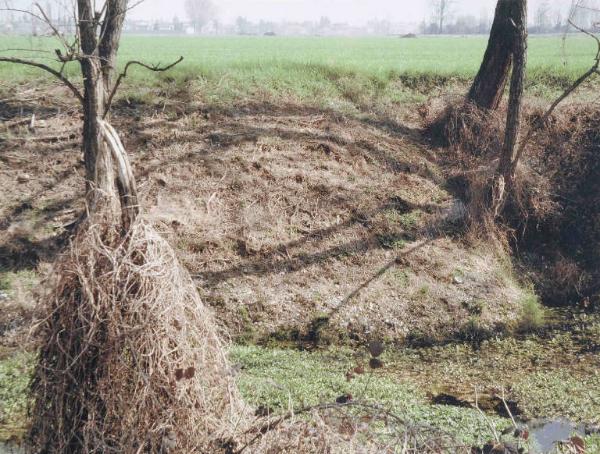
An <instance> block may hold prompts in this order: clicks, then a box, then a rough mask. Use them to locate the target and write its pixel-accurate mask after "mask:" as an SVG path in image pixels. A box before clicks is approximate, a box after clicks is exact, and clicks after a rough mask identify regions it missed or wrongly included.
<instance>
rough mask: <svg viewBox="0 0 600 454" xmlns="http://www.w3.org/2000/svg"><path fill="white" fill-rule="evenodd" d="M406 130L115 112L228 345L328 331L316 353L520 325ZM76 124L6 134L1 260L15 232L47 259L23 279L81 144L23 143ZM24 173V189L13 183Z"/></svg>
mask: <svg viewBox="0 0 600 454" xmlns="http://www.w3.org/2000/svg"><path fill="white" fill-rule="evenodd" d="M190 105H193V104H190ZM146 108H148V109H151V108H153V107H152V106H146ZM121 114H122V115H121ZM399 115H401V116H400V117H389V118H386V117H382V116H381V115H377V116H370V115H364V116H354V115H342V114H340V113H339V112H336V111H332V110H327V109H317V108H304V107H302V106H299V105H290V106H283V105H279V106H273V105H269V104H261V105H256V103H254V104H250V105H248V106H237V108H233V107H231V108H229V109H226V110H213V111H210V112H208V111H203V110H201V109H200V108H198V109H195V110H194V109H191V108H190V109H188V110H187V111H186V112H181V110H180V109H179V107H177V109H174V110H173V111H171V110H169V108H167V109H165V110H163V105H162V104H161V106H160V110H156V111H153V114H152V115H147V116H143V117H142V118H140V117H136V116H135V115H132V114H131V112H124V113H121V112H120V111H117V115H115V118H114V123H115V125H116V126H117V127H118V129H119V130H120V131H121V132H122V134H123V137H124V140H125V142H126V143H125V145H126V147H127V149H129V150H132V151H133V153H132V155H131V158H132V161H133V166H134V170H135V173H136V178H137V179H138V181H139V182H140V191H141V196H142V198H143V203H144V205H145V206H147V207H149V209H148V217H149V219H151V221H152V223H153V224H154V225H155V227H156V228H158V229H159V231H160V232H161V234H162V235H163V236H164V237H166V238H167V239H168V240H169V242H170V243H171V244H172V245H173V246H174V248H175V249H176V250H177V252H178V254H179V255H180V257H181V259H182V262H183V264H184V265H185V267H186V268H187V269H188V270H190V272H191V273H192V275H193V277H194V279H195V280H196V283H197V284H198V287H199V290H200V292H201V296H202V299H203V300H204V301H205V302H206V303H207V304H209V305H211V306H212V307H213V308H214V309H215V310H216V312H217V316H218V319H219V320H220V321H221V322H222V323H223V324H224V325H225V326H226V327H227V329H228V331H229V333H230V335H231V336H232V337H234V338H236V339H238V340H243V341H244V340H245V341H250V342H256V341H269V340H277V339H284V340H285V339H288V340H291V339H311V338H314V337H315V336H314V331H315V330H314V327H315V325H318V324H319V321H320V320H323V319H327V320H328V323H327V328H328V331H330V332H331V335H328V336H320V339H321V340H323V341H326V338H329V339H330V341H336V342H337V341H339V338H340V337H341V338H343V340H345V341H347V340H352V339H354V340H365V339H366V338H369V337H371V336H374V335H376V333H377V335H380V336H384V337H389V338H390V339H393V340H397V341H402V340H405V339H407V338H408V339H410V338H415V337H418V338H427V337H428V336H433V337H434V338H435V339H444V338H448V337H454V336H456V335H459V334H460V332H461V328H462V327H463V326H465V325H467V324H469V323H470V322H472V320H471V319H475V321H476V322H477V324H481V325H482V326H484V327H486V328H490V329H494V328H495V327H496V328H501V327H502V326H504V325H506V324H508V323H511V322H512V320H513V319H514V315H513V314H515V313H517V312H518V310H516V309H517V308H518V305H519V301H520V299H521V297H522V292H521V291H520V290H519V289H518V284H517V283H516V281H515V279H513V277H512V276H511V273H510V266H506V265H505V264H504V262H503V261H502V260H503V259H501V258H500V259H499V258H498V256H497V255H496V254H495V253H494V252H492V251H489V250H486V247H485V246H481V247H479V246H473V245H467V244H464V243H461V241H460V240H459V239H455V238H457V236H458V235H457V234H458V233H459V232H460V229H461V218H462V217H463V216H464V212H463V211H464V207H463V206H462V204H461V202H460V201H459V200H458V199H457V198H456V197H455V193H454V190H453V188H451V187H450V186H449V185H447V182H446V179H445V176H444V171H443V170H442V168H441V167H440V165H439V163H438V156H436V155H435V154H434V153H433V152H432V151H431V148H430V145H429V143H428V142H427V141H426V140H425V139H424V138H423V137H422V136H421V131H420V126H419V125H417V124H410V123H408V124H407V123H406V122H405V121H404V120H400V118H403V117H402V115H404V114H399ZM74 122H75V119H71V120H68V118H65V116H64V115H62V116H60V117H54V116H48V117H40V118H39V124H40V125H41V126H40V130H39V131H36V132H35V133H32V132H30V131H27V129H26V128H25V129H20V128H13V129H12V130H11V135H9V136H8V137H7V140H8V141H7V142H6V144H7V146H10V147H12V148H11V149H13V150H19V151H18V152H12V153H7V154H6V155H3V156H5V157H6V159H5V160H0V186H1V187H2V188H4V189H6V190H5V191H3V192H2V195H1V196H0V197H2V203H1V204H0V206H1V210H2V213H3V214H6V217H5V218H6V219H8V220H9V221H8V222H7V225H6V226H0V248H2V247H4V248H6V250H9V249H10V250H16V249H17V248H19V247H21V246H22V242H20V240H18V238H16V237H15V235H13V234H9V233H10V230H9V229H13V230H12V231H13V232H14V231H16V230H14V229H15V226H18V228H19V230H18V231H19V232H22V234H20V237H24V236H26V237H27V238H28V239H30V241H32V242H33V241H34V240H35V243H34V244H44V245H48V247H47V248H46V251H48V252H47V253H44V254H39V251H38V256H37V257H35V258H34V260H33V259H32V260H33V261H34V262H36V263H30V264H28V265H27V266H30V267H32V266H38V263H39V262H45V261H51V260H52V259H53V257H54V253H55V252H54V251H56V250H57V248H55V247H50V246H51V245H52V244H53V242H54V241H55V240H57V239H58V237H59V234H60V232H62V231H63V230H64V228H65V225H68V224H69V223H70V222H72V221H73V220H74V219H76V217H77V213H78V211H77V209H78V208H79V209H81V208H80V207H78V206H77V204H76V203H75V200H76V199H75V198H74V197H73V194H77V193H79V191H80V188H81V187H83V181H82V179H81V176H80V175H81V174H80V170H81V169H80V167H81V166H80V162H79V159H80V158H79V150H78V148H77V144H76V143H73V142H72V141H70V139H68V138H67V139H64V141H58V142H52V143H47V142H43V141H37V140H23V139H34V138H35V137H36V136H38V135H43V136H50V135H53V134H59V135H60V134H62V131H63V130H64V128H65V126H64V125H65V124H72V123H74ZM47 169H52V171H51V173H48V172H47ZM75 169H79V170H75ZM21 173H26V174H28V175H30V176H31V178H30V179H28V180H23V179H22V180H20V181H21V182H18V177H19V175H20V174H21ZM20 207H25V208H24V209H20ZM4 227H5V228H6V229H5V230H2V229H3V228H4ZM36 250H37V249H36ZM482 264H484V265H485V269H484V271H482V270H480V269H479V268H480V267H481V265H482ZM322 332H323V333H324V332H325V331H322ZM311 333H312V334H311Z"/></svg>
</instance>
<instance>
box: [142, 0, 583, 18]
mask: <svg viewBox="0 0 600 454" xmlns="http://www.w3.org/2000/svg"><path fill="white" fill-rule="evenodd" d="M539 1H540V0H530V8H535V6H536V4H537V2H539ZM183 3H184V0H146V1H145V2H144V3H142V4H141V5H140V6H138V7H137V8H136V9H135V10H134V11H132V14H131V15H132V16H135V17H137V18H141V19H157V18H165V19H166V18H169V19H170V18H172V17H173V16H175V15H177V16H179V18H181V19H183V18H185V10H184V8H183ZM552 3H554V4H555V5H563V6H568V5H569V4H570V3H571V0H554V1H553V2H552ZM215 4H216V5H217V7H218V10H219V18H220V20H221V21H223V22H232V21H233V20H234V19H235V18H236V17H237V16H245V17H246V18H248V19H251V20H259V19H265V20H275V21H278V20H282V19H289V20H294V21H303V20H317V19H319V17H321V16H329V17H330V18H331V19H332V20H333V21H334V22H338V21H339V22H349V23H352V24H361V23H364V22H366V21H367V20H369V19H372V18H380V19H388V20H391V21H393V22H420V21H421V20H422V19H423V18H424V17H426V16H427V14H428V10H429V1H428V0H215ZM495 4H496V0H457V2H456V7H455V9H456V10H457V12H461V13H462V12H470V13H471V14H473V15H475V16H477V17H479V16H480V15H481V14H482V13H487V14H489V16H490V17H492V14H493V12H494V6H495Z"/></svg>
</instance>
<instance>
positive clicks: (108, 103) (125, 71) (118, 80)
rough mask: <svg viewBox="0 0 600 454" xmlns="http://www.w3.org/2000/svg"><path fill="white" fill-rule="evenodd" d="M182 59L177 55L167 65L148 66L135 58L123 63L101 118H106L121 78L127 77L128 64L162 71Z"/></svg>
mask: <svg viewBox="0 0 600 454" xmlns="http://www.w3.org/2000/svg"><path fill="white" fill-rule="evenodd" d="M182 61H183V57H179V58H178V59H177V61H175V62H173V63H171V64H170V65H167V66H160V65H154V66H150V65H147V64H145V63H142V62H139V61H135V60H132V61H130V62H128V63H127V64H126V65H125V68H124V69H123V72H122V73H121V74H119V77H118V78H117V81H116V82H115V86H114V87H113V89H112V91H111V92H110V96H109V97H108V101H107V102H106V108H105V110H104V114H103V116H102V118H106V115H108V112H109V110H110V106H111V105H112V101H113V98H114V96H115V94H116V93H117V90H118V89H119V86H120V85H121V82H122V81H123V79H124V78H125V77H127V71H128V70H129V67H130V66H133V65H138V66H141V67H142V68H146V69H147V70H149V71H154V72H164V71H168V70H169V69H171V68H173V67H174V66H176V65H178V64H179V63H181V62H182Z"/></svg>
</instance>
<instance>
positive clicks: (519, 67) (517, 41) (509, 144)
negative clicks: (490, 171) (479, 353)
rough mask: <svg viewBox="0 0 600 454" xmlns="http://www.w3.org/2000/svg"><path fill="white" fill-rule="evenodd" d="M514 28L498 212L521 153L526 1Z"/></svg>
mask: <svg viewBox="0 0 600 454" xmlns="http://www.w3.org/2000/svg"><path fill="white" fill-rule="evenodd" d="M517 6H518V8H517V9H516V11H515V12H516V13H517V15H516V17H515V19H516V20H514V27H513V32H512V36H513V40H514V41H513V43H514V45H513V47H512V51H513V59H514V63H513V71H512V77H511V83H510V96H509V103H508V114H507V118H506V132H505V136H504V146H503V147H502V155H501V156H500V164H499V166H498V178H497V184H496V188H497V189H496V194H495V203H494V204H495V207H494V211H495V214H496V215H498V214H499V212H500V210H501V209H502V208H503V206H504V203H505V201H506V198H507V196H508V195H509V194H510V193H511V192H512V191H513V188H514V181H515V173H516V170H517V164H518V156H517V154H516V150H517V143H518V140H519V131H520V129H521V117H522V106H523V91H524V85H525V67H526V65H527V0H518V5H517Z"/></svg>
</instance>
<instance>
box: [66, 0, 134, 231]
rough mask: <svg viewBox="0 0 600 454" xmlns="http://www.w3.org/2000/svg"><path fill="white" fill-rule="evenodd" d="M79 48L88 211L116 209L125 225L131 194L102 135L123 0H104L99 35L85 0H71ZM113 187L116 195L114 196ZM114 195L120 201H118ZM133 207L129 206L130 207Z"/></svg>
mask: <svg viewBox="0 0 600 454" xmlns="http://www.w3.org/2000/svg"><path fill="white" fill-rule="evenodd" d="M77 8H78V15H79V35H80V39H81V50H82V52H83V54H84V56H85V58H82V59H81V71H82V74H83V78H84V94H83V155H84V161H85V168H86V179H87V185H88V187H87V200H88V205H89V207H90V211H91V212H92V213H93V212H96V211H104V210H105V209H106V208H108V211H109V212H110V213H112V214H113V215H115V216H118V213H119V208H120V212H121V216H122V218H123V219H122V220H123V224H124V227H125V228H127V227H128V226H129V225H130V224H131V223H132V222H133V218H132V217H135V215H136V214H137V203H138V202H137V193H136V188H135V182H134V181H133V176H132V173H131V171H130V170H129V169H119V172H118V175H119V178H118V179H117V178H116V174H115V165H117V166H122V165H125V166H127V167H129V163H128V161H127V159H126V157H125V158H124V159H117V160H115V159H113V158H114V156H113V155H114V154H115V150H114V149H113V148H110V147H109V143H107V140H106V139H105V135H104V134H103V133H102V128H103V126H102V119H103V118H104V117H105V114H106V110H107V106H108V100H109V93H110V92H111V82H112V75H113V73H114V63H115V62H114V60H115V56H116V54H117V50H118V46H119V40H120V37H121V31H122V28H123V21H124V19H125V11H126V8H127V0H107V4H106V16H105V21H104V23H103V26H102V29H101V30H100V34H99V38H98V37H97V36H98V34H97V31H98V30H97V27H98V23H97V19H96V17H95V13H94V10H93V7H92V2H91V0H78V1H77ZM117 189H118V192H119V194H117ZM119 195H120V199H119ZM134 207H135V208H134Z"/></svg>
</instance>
